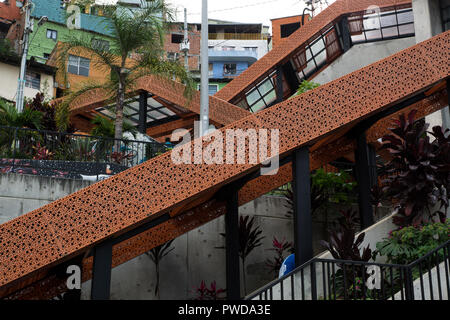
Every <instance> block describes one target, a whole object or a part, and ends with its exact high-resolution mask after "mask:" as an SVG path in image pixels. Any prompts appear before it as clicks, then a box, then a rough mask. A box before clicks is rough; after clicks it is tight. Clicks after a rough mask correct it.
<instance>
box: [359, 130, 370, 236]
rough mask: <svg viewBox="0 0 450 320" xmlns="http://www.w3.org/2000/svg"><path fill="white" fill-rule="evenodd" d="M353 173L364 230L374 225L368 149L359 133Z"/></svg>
mask: <svg viewBox="0 0 450 320" xmlns="http://www.w3.org/2000/svg"><path fill="white" fill-rule="evenodd" d="M355 162H356V163H355V171H356V181H357V182H358V204H359V217H360V220H361V229H362V230H363V229H366V228H368V227H370V226H371V225H372V224H373V223H374V219H373V210H372V204H371V199H370V198H371V197H370V188H371V187H372V186H371V179H370V170H371V168H370V165H369V148H368V146H367V141H366V134H365V133H361V134H360V135H359V136H358V137H357V138H356V149H355Z"/></svg>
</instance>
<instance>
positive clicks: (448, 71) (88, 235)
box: [0, 31, 450, 290]
mask: <svg viewBox="0 0 450 320" xmlns="http://www.w3.org/2000/svg"><path fill="white" fill-rule="evenodd" d="M449 49H450V31H449V32H446V33H443V34H440V35H438V36H436V37H434V38H432V39H430V40H428V41H424V42H422V43H420V44H418V45H416V46H414V47H411V48H409V49H406V50H404V51H401V52H399V53H397V54H395V55H393V56H391V57H388V58H386V59H384V60H382V61H379V62H377V63H374V64H372V65H370V66H368V67H365V68H363V69H360V70H358V71H356V72H353V73H351V74H349V75H347V76H345V77H342V78H340V79H337V80H335V81H332V82H330V83H328V84H326V85H323V86H321V87H319V88H317V89H315V90H313V91H310V92H306V93H304V94H302V95H300V96H298V97H295V98H293V99H291V100H288V101H285V102H283V103H280V104H278V105H276V106H274V107H272V108H269V109H266V110H263V111H262V112H260V113H258V114H254V115H251V116H248V117H246V118H244V119H241V120H238V121H235V122H233V123H232V124H229V125H227V126H226V127H225V128H222V129H220V130H221V131H222V132H224V130H226V129H242V130H245V129H259V128H266V129H269V130H270V129H274V128H276V129H279V130H280V153H281V154H282V155H284V154H288V153H290V152H292V151H293V150H295V149H297V148H299V147H301V146H303V145H310V144H312V143H315V142H317V141H319V140H320V139H321V138H323V137H325V136H327V135H329V134H333V133H334V132H337V131H338V130H339V128H342V127H344V126H348V125H350V124H356V123H357V122H360V121H361V120H363V119H365V118H367V117H369V116H371V115H373V114H376V113H377V112H379V111H381V110H384V109H385V108H387V107H389V106H391V105H393V104H395V103H398V102H400V101H402V100H403V99H405V98H407V97H410V96H412V95H414V94H416V93H418V92H421V91H423V90H424V89H426V88H429V87H431V86H432V85H434V84H436V83H438V82H439V81H441V80H443V79H446V78H447V77H448V76H449V75H450V59H449ZM330 106H332V107H330ZM229 142H230V141H226V139H225V141H224V145H226V144H227V143H229ZM207 144H208V143H206V142H205V143H204V145H207ZM246 147H247V152H248V145H247V146H246ZM234 153H235V156H236V150H234ZM258 167H259V166H258V165H254V164H248V163H246V164H240V165H238V164H235V165H231V164H230V165H228V164H226V165H206V164H196V165H175V164H173V163H172V161H171V155H170V153H166V154H163V155H160V156H158V157H156V158H153V159H151V160H149V161H147V162H146V163H143V164H141V165H139V166H137V167H134V168H131V169H129V170H127V171H124V172H122V173H119V174H117V175H115V176H113V177H111V178H110V179H108V180H105V181H102V182H99V183H96V184H94V185H91V186H89V187H87V188H85V189H82V190H80V191H78V192H75V193H73V194H71V195H69V196H67V197H65V198H62V199H60V200H57V201H55V202H53V203H50V204H48V205H46V206H44V207H42V208H40V209H37V210H35V211H32V212H30V213H28V214H26V215H23V216H20V217H18V218H16V219H14V220H12V221H9V222H7V223H5V224H3V225H0V234H1V235H2V238H1V239H0V248H1V251H0V267H1V270H0V285H1V290H6V289H7V288H8V287H9V286H12V285H14V284H15V283H17V282H18V281H20V279H22V278H25V277H26V276H34V275H36V274H38V272H39V271H40V270H42V269H44V268H48V267H49V266H52V265H56V264H58V263H61V262H64V261H66V260H67V259H69V258H71V257H73V256H75V255H79V254H80V253H82V252H84V251H86V250H87V248H90V247H92V246H93V245H95V244H97V243H99V242H101V241H104V240H105V239H108V238H111V237H115V236H118V235H120V234H122V233H124V232H125V231H127V230H130V229H132V228H134V227H136V226H138V225H140V224H142V223H145V222H147V221H150V220H152V219H154V218H156V217H158V216H160V215H162V214H163V213H166V212H169V211H170V210H172V209H174V208H176V207H179V206H183V205H185V204H186V203H189V202H192V201H194V200H195V199H197V198H199V197H203V196H204V195H205V194H207V193H208V192H210V191H211V190H215V189H217V188H219V187H221V186H223V185H226V184H228V183H229V182H231V181H233V180H235V179H237V178H239V177H241V176H244V175H246V174H247V173H249V172H251V171H253V170H257V169H258ZM166 233H168V229H165V230H161V232H159V233H158V237H161V238H163V237H164V234H166Z"/></svg>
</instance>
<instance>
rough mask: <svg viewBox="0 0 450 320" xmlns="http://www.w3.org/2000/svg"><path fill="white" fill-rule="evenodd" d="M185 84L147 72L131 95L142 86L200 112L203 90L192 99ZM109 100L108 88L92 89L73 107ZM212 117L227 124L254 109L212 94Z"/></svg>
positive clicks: (82, 109)
mask: <svg viewBox="0 0 450 320" xmlns="http://www.w3.org/2000/svg"><path fill="white" fill-rule="evenodd" d="M184 89H185V87H184V86H183V85H182V84H181V83H179V82H176V81H171V80H167V79H164V78H162V77H156V76H144V77H141V78H139V79H138V81H137V82H136V84H135V86H134V87H133V89H132V90H130V91H129V92H128V95H133V94H136V92H138V91H140V90H145V91H147V92H149V93H152V94H154V95H155V96H157V97H158V98H162V99H164V100H166V101H168V102H170V103H172V104H174V105H176V106H178V107H179V108H181V109H185V110H186V111H192V112H195V113H197V114H200V93H199V91H197V90H195V91H194V93H193V97H192V99H191V101H188V100H187V99H186V97H185V96H184ZM107 102H108V96H107V95H106V92H105V91H104V90H101V89H95V90H91V91H88V92H86V93H84V94H82V95H80V96H79V97H77V98H75V99H74V101H72V103H71V104H70V110H71V113H72V114H73V115H75V114H77V113H81V112H85V111H91V110H93V109H95V108H97V107H99V106H101V105H103V104H105V103H107ZM209 108H210V113H209V116H210V119H211V121H213V122H215V123H217V124H220V125H225V124H228V123H231V122H233V121H236V120H238V119H241V118H243V117H246V116H248V115H249V114H250V113H249V112H248V111H245V110H243V109H241V108H239V107H236V106H234V105H232V104H231V103H228V102H226V101H224V100H222V99H220V98H217V97H213V96H211V97H210V98H209Z"/></svg>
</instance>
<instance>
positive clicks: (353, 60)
mask: <svg viewBox="0 0 450 320" xmlns="http://www.w3.org/2000/svg"><path fill="white" fill-rule="evenodd" d="M415 44H416V40H415V38H414V37H409V38H402V39H393V40H386V41H379V42H372V43H361V44H357V45H354V46H353V47H351V49H350V50H349V51H347V52H346V53H344V54H343V55H341V56H340V57H339V58H337V59H336V60H335V61H333V63H332V64H331V65H330V66H328V67H327V68H326V69H325V70H324V71H322V72H320V73H319V74H318V75H317V76H316V77H314V78H313V79H311V81H314V82H317V83H320V84H325V83H328V82H330V81H332V80H335V79H337V78H340V77H342V76H345V75H346V74H349V73H350V72H353V71H356V70H358V69H360V68H362V67H365V66H367V65H369V64H372V63H374V62H376V61H378V60H381V59H384V58H386V57H388V56H390V55H393V54H394V53H397V52H399V51H401V50H403V49H406V48H409V47H411V46H413V45H415Z"/></svg>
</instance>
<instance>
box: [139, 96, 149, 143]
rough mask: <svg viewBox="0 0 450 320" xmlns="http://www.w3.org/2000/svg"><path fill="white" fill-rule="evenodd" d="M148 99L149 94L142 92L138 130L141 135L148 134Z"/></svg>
mask: <svg viewBox="0 0 450 320" xmlns="http://www.w3.org/2000/svg"><path fill="white" fill-rule="evenodd" d="M147 98H148V93H147V92H142V93H140V94H139V123H138V130H139V132H140V133H143V134H145V133H146V132H147Z"/></svg>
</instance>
